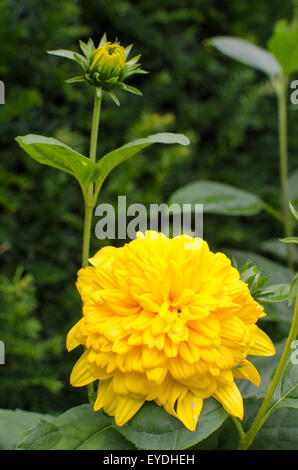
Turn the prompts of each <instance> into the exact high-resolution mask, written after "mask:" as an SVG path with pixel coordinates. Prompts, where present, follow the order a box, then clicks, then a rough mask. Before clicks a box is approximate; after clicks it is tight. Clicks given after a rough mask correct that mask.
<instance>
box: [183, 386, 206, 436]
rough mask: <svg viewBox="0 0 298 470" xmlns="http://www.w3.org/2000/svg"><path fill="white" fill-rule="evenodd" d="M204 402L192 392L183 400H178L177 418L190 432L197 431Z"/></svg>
mask: <svg viewBox="0 0 298 470" xmlns="http://www.w3.org/2000/svg"><path fill="white" fill-rule="evenodd" d="M202 406H203V400H202V398H199V397H197V396H195V395H193V394H192V393H191V392H188V394H187V395H186V396H185V397H184V398H183V399H182V400H181V399H180V398H178V404H177V417H178V419H180V421H182V423H183V424H184V426H185V427H187V429H189V430H190V431H193V432H194V431H195V430H196V427H197V422H198V419H199V416H200V413H201V410H202Z"/></svg>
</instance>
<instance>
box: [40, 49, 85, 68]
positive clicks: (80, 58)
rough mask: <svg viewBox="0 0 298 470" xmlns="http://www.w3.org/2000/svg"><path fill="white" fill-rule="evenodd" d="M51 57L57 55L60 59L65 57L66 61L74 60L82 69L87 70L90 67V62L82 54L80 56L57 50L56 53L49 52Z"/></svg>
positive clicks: (75, 53)
mask: <svg viewBox="0 0 298 470" xmlns="http://www.w3.org/2000/svg"><path fill="white" fill-rule="evenodd" d="M47 53H48V54H50V55H55V56H58V57H64V58H65V59H69V60H73V61H75V62H77V63H78V64H80V65H81V67H83V68H85V67H86V66H87V65H88V61H87V59H86V57H84V56H83V55H82V54H78V53H77V52H73V51H68V50H66V49H57V50H55V51H47Z"/></svg>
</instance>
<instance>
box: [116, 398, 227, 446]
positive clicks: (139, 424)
mask: <svg viewBox="0 0 298 470" xmlns="http://www.w3.org/2000/svg"><path fill="white" fill-rule="evenodd" d="M227 417H228V414H227V413H226V412H225V411H224V409H223V408H222V406H221V405H219V403H218V402H216V401H215V400H213V399H212V398H210V399H208V400H204V405H203V410H202V413H201V415H200V417H199V421H198V425H197V429H196V431H195V432H191V431H188V429H186V428H185V426H184V425H183V424H182V423H181V421H179V420H178V419H176V418H174V417H173V416H171V415H169V414H168V413H166V412H165V411H164V409H163V408H162V407H160V406H158V405H156V404H155V403H150V402H147V403H145V405H143V407H142V408H141V410H140V411H139V412H138V413H137V414H136V415H135V416H134V417H133V418H132V419H131V420H130V421H129V422H128V423H126V424H125V425H124V426H123V427H121V428H117V429H118V430H119V432H120V433H121V434H122V435H123V436H124V437H125V438H127V439H128V440H129V441H131V442H133V443H134V444H135V445H136V446H137V447H138V448H140V449H155V450H164V449H167V450H177V449H180V450H181V449H187V448H188V447H190V446H192V445H194V444H196V443H197V442H200V441H202V440H203V439H206V437H208V436H209V435H210V434H212V433H213V432H214V431H216V429H218V428H219V427H220V426H221V425H222V423H223V422H224V421H225V420H226V418H227Z"/></svg>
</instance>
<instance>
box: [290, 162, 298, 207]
mask: <svg viewBox="0 0 298 470" xmlns="http://www.w3.org/2000/svg"><path fill="white" fill-rule="evenodd" d="M288 185H289V199H290V201H291V203H292V205H294V206H298V170H295V171H293V172H292V173H291V175H290V176H289V178H288Z"/></svg>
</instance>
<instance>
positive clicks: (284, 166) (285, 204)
mask: <svg viewBox="0 0 298 470" xmlns="http://www.w3.org/2000/svg"><path fill="white" fill-rule="evenodd" d="M287 89H288V76H286V75H285V74H281V76H280V80H279V83H278V86H277V87H276V91H277V98H278V134H279V165H280V184H281V193H282V212H283V218H284V221H283V224H284V233H285V236H286V237H291V236H292V235H293V230H292V218H291V213H290V209H289V188H288V137H287V134H288V130H287V127H288V124H287ZM287 255H288V265H289V268H291V269H292V270H294V259H293V247H292V246H291V245H287Z"/></svg>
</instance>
